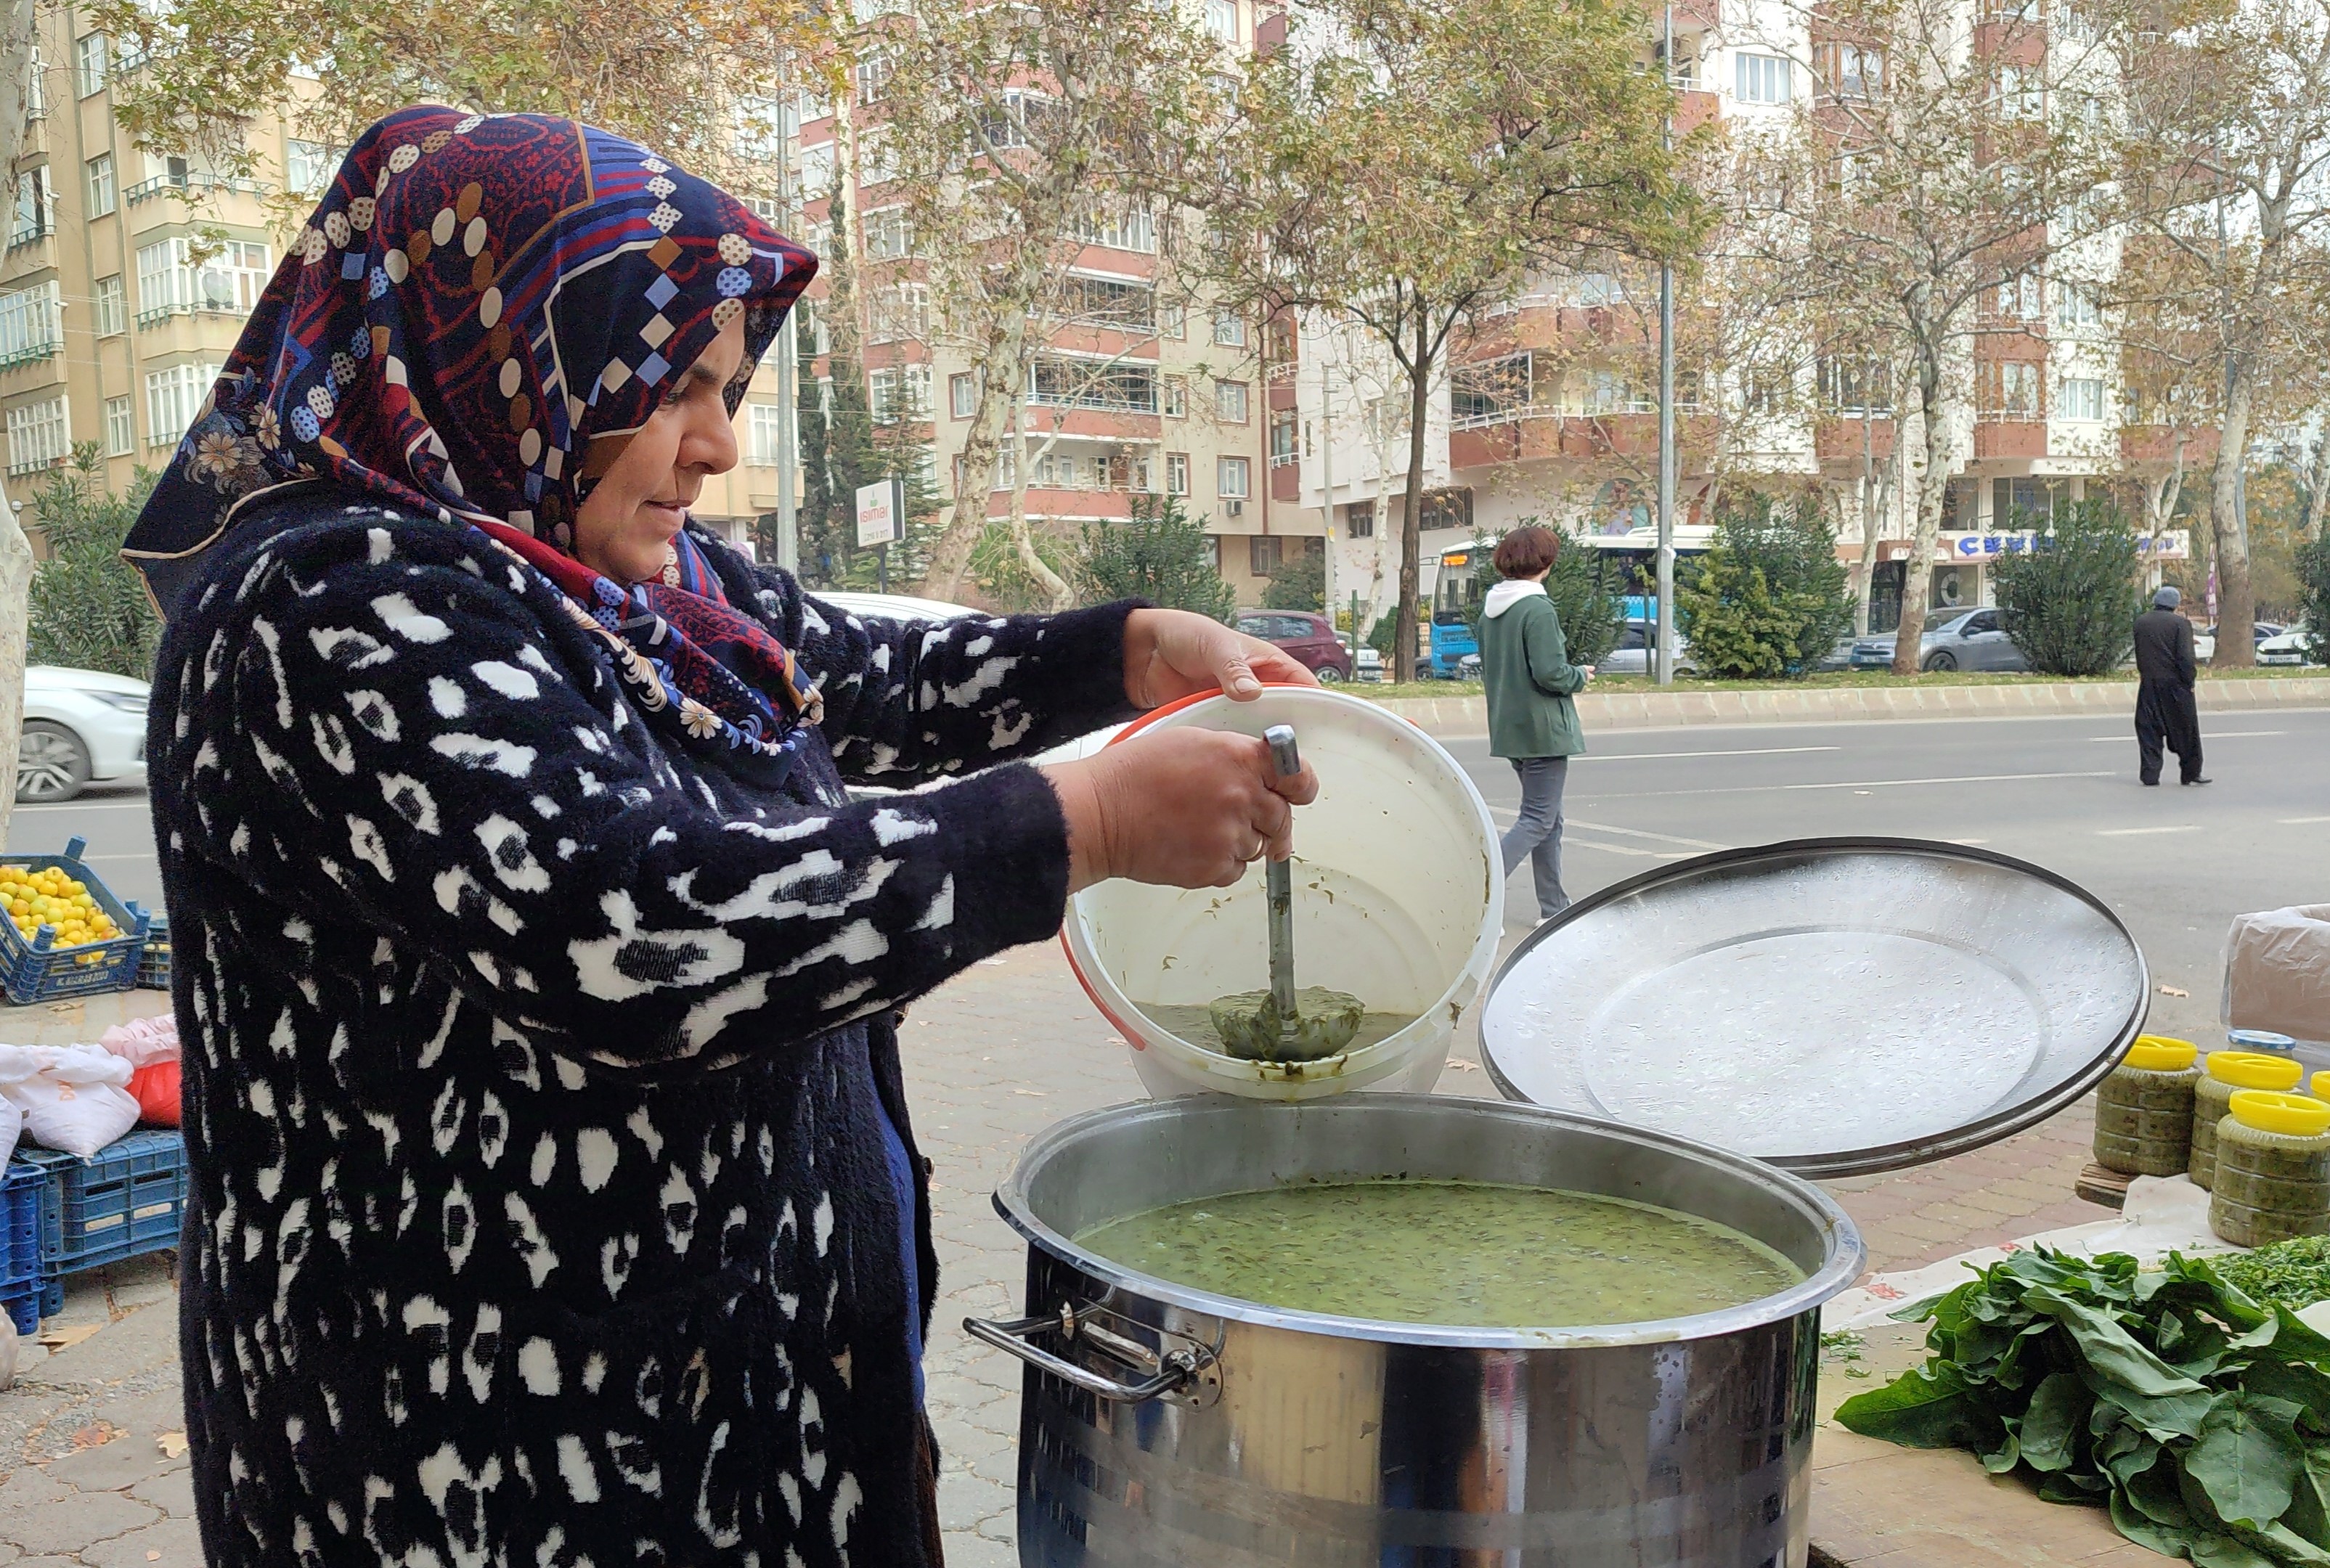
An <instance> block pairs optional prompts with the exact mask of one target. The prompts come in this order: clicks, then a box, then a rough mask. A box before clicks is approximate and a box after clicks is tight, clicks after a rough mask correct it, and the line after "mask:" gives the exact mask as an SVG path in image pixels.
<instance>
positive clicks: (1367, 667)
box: [1353, 647, 1384, 681]
mask: <svg viewBox="0 0 2330 1568" xmlns="http://www.w3.org/2000/svg"><path fill="white" fill-rule="evenodd" d="M1353 657H1354V658H1356V659H1357V660H1358V661H1359V662H1358V666H1357V668H1358V671H1359V674H1358V677H1357V678H1358V679H1359V680H1361V681H1381V680H1382V679H1383V678H1384V667H1383V655H1381V654H1379V653H1378V652H1377V651H1376V650H1375V649H1373V648H1371V647H1363V648H1361V649H1360V650H1359V652H1358V653H1357V654H1355V655H1353Z"/></svg>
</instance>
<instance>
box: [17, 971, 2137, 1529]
mask: <svg viewBox="0 0 2330 1568" xmlns="http://www.w3.org/2000/svg"><path fill="white" fill-rule="evenodd" d="M132 995H133V997H134V996H139V995H143V996H147V997H151V994H150V993H142V994H141V993H133V994H132ZM158 1003H159V998H158V997H153V998H152V1002H151V1003H150V1004H148V1005H143V1006H135V1007H134V1010H136V1011H148V1010H152V1009H153V1006H157V1005H158ZM94 1011H95V1009H92V1012H94ZM39 1013H40V1010H38V1009H28V1010H14V1009H0V1040H9V1041H21V1040H29V1039H32V1038H33V1037H34V1034H35V1031H38V1032H39V1033H40V1034H41V1036H42V1037H50V1038H92V1037H94V1036H93V1033H85V1032H79V1031H83V1030H87V1029H88V1028H89V1026H90V1022H92V1021H91V1020H84V1019H81V1018H79V1017H55V1016H50V1015H40V1016H38V1017H34V1016H31V1015H33V1014H39ZM104 1021H105V1022H109V1021H110V1019H106V1020H104ZM96 1026H98V1027H101V1026H102V1023H101V1022H99V1023H97V1025H96ZM1452 1055H1453V1058H1454V1060H1453V1063H1452V1065H1451V1067H1450V1069H1449V1071H1448V1072H1446V1073H1445V1074H1444V1076H1443V1078H1442V1080H1441V1082H1440V1086H1439V1087H1440V1092H1442V1093H1454V1094H1474V1095H1483V1096H1485V1095H1489V1094H1491V1093H1492V1092H1493V1091H1492V1089H1491V1087H1490V1085H1489V1083H1488V1081H1487V1075H1486V1074H1485V1073H1484V1072H1482V1071H1481V1070H1480V1068H1479V1066H1478V1064H1477V1063H1478V1058H1477V1053H1476V1048H1475V1044H1474V1042H1473V1038H1472V1035H1471V1033H1470V1025H1469V1020H1468V1023H1467V1025H1466V1027H1465V1030H1464V1032H1463V1034H1462V1036H1461V1037H1460V1039H1459V1041H1458V1043H1457V1044H1456V1046H1455V1048H1454V1052H1453V1053H1452ZM905 1068H906V1076H907V1082H908V1086H909V1091H910V1095H911V1098H912V1102H913V1106H914V1121H915V1130H916V1133H917V1136H918V1137H919V1138H920V1139H921V1142H922V1144H923V1148H924V1149H925V1151H926V1152H928V1154H929V1155H930V1157H931V1158H932V1159H933V1162H934V1163H935V1165H936V1167H937V1169H936V1176H935V1183H936V1185H935V1190H934V1195H935V1202H936V1209H937V1230H938V1250H939V1258H940V1264H941V1269H942V1276H941V1283H942V1286H943V1288H944V1295H943V1297H942V1299H941V1301H940V1304H939V1309H938V1318H937V1322H936V1324H935V1326H934V1327H933V1333H932V1340H931V1345H930V1349H929V1365H928V1374H929V1376H928V1388H929V1394H930V1401H931V1412H932V1419H933V1424H934V1426H935V1427H936V1429H937V1431H938V1435H939V1441H940V1443H941V1446H942V1450H944V1454H945V1473H944V1477H943V1478H942V1481H941V1483H940V1503H941V1507H942V1511H943V1516H944V1518H943V1522H944V1524H945V1526H946V1531H947V1550H948V1561H949V1563H950V1568H1008V1565H1009V1564H1011V1563H1016V1561H1017V1554H1016V1552H1015V1550H1014V1547H1013V1545H1012V1539H1013V1519H1012V1486H1013V1481H1014V1477H1015V1468H1016V1458H1015V1453H1014V1442H1015V1440H1016V1438H1017V1435H1018V1395H1019V1376H1018V1363H1016V1362H1014V1361H1012V1360H1010V1359H1009V1357H1007V1356H1005V1355H1002V1353H1000V1352H999V1351H993V1350H990V1349H988V1348H987V1347H985V1346H981V1345H980V1344H978V1343H977V1342H976V1341H974V1340H971V1338H969V1337H967V1336H965V1335H964V1334H963V1332H962V1330H961V1320H962V1318H964V1317H965V1316H966V1315H978V1316H985V1317H1010V1316H1016V1315H1017V1314H1018V1310H1019V1306H1020V1299H1019V1292H1020V1287H1021V1284H1022V1280H1023V1275H1024V1270H1025V1254H1024V1252H1023V1251H1022V1248H1021V1246H1020V1244H1019V1243H1018V1240H1017V1238H1016V1237H1015V1236H1014V1235H1013V1233H1011V1231H1010V1229H1009V1227H1008V1226H1006V1225H1005V1224H1004V1223H1003V1222H1002V1221H1001V1220H1000V1219H999V1218H998V1217H997V1216H996V1214H995V1211H994V1207H993V1205H992V1204H991V1202H990V1194H991V1193H992V1191H993V1190H994V1187H995V1185H996V1183H997V1182H998V1181H999V1179H1000V1178H1001V1177H1002V1176H1003V1175H1004V1173H1005V1172H1006V1171H1007V1170H1009V1167H1010V1166H1011V1164H1012V1162H1013V1161H1014V1160H1015V1159H1017V1158H1018V1154H1019V1151H1020V1149H1021V1148H1023V1147H1025V1145H1026V1143H1027V1141H1028V1138H1031V1137H1033V1136H1034V1135H1035V1134H1036V1133H1037V1132H1038V1131H1040V1130H1041V1129H1043V1128H1044V1127H1046V1126H1047V1125H1048V1124H1050V1123H1051V1122H1053V1121H1056V1120H1058V1119H1061V1118H1063V1117H1066V1116H1070V1115H1073V1114H1075V1113H1076V1112H1078V1111H1082V1110H1091V1109H1094V1108H1096V1107H1099V1106H1103V1105H1110V1104H1114V1103H1116V1102H1119V1101H1122V1100H1132V1099H1137V1098H1139V1097H1140V1095H1141V1086H1140V1083H1139V1082H1138V1080H1137V1079H1136V1078H1135V1077H1134V1075H1133V1072H1132V1066H1131V1065H1130V1063H1129V1062H1128V1061H1127V1057H1126V1052H1125V1050H1124V1048H1123V1047H1122V1044H1120V1043H1119V1042H1118V1040H1117V1037H1116V1035H1115V1034H1114V1033H1113V1030H1112V1029H1111V1028H1110V1027H1109V1025H1108V1024H1107V1023H1106V1022H1105V1021H1104V1020H1103V1018H1102V1017H1101V1016H1100V1015H1099V1014H1098V1013H1097V1012H1095V1011H1094V1009H1093V1007H1092V1006H1091V1004H1090V1003H1089V1001H1087V1000H1086V998H1085V997H1084V993H1083V992H1082V990H1081V989H1079V988H1078V987H1077V986H1076V984H1075V979H1074V978H1073V977H1072V976H1071V975H1070V974H1069V972H1068V969H1067V966H1066V963H1065V961H1064V960H1063V959H1062V958H1061V955H1060V951H1059V949H1058V948H1057V947H1056V945H1045V946H1038V947H1033V948H1027V949H1020V950H1018V951H1017V952H1014V953H1011V954H1009V955H1007V956H1005V957H1003V958H1000V959H990V960H988V961H986V962H985V963H983V964H980V965H979V966H977V967H975V968H972V969H971V971H970V972H969V973H968V974H966V975H963V976H961V977H960V978H958V979H957V980H956V981H954V982H953V983H952V985H950V986H948V987H946V988H945V989H944V990H943V991H942V992H940V993H939V994H938V995H936V996H934V997H931V998H930V999H928V1000H927V1001H925V1002H923V1004H921V1005H920V1006H916V1007H915V1008H914V1011H913V1013H912V1014H911V1015H910V1017H909V1020H908V1023H907V1025H906V1028H905ZM2088 1127H2089V1124H2088V1119H2087V1115H2086V1112H2085V1110H2083V1109H2082V1110H2076V1111H2072V1112H2067V1113H2066V1114H2064V1115H2063V1116H2060V1117H2059V1118H2057V1119H2055V1120H2053V1121H2052V1122H2050V1123H2048V1124H2047V1125H2045V1126H2043V1127H2041V1128H2038V1129H2033V1130H2032V1131H2031V1132H2028V1133H2025V1134H2023V1135H2022V1136H2021V1137H2019V1138H2013V1139H2010V1140H2008V1141H2007V1142H2005V1143H2003V1144H1999V1145H1995V1146H1994V1147H1993V1148H1988V1149H1985V1150H1983V1151H1980V1152H1979V1153H1976V1154H1974V1155H1969V1156H1965V1157H1961V1158H1959V1159H1956V1160H1951V1161H1948V1162H1946V1163H1944V1164H1942V1165H1938V1166H1933V1167H1926V1168H1924V1169H1921V1170H1917V1171H1910V1172H1905V1173H1901V1174H1899V1175H1896V1176H1884V1177H1873V1178H1866V1179H1862V1180H1860V1181H1855V1182H1848V1183H1839V1184H1837V1185H1836V1190H1837V1192H1838V1194H1839V1196H1840V1197H1841V1198H1842V1201H1843V1203H1844V1205H1845V1207H1846V1208H1847V1209H1848V1210H1849V1211H1850V1212H1852V1214H1853V1216H1854V1217H1855V1218H1856V1219H1857V1220H1858V1221H1860V1222H1861V1225H1862V1227H1863V1229H1864V1232H1865V1233H1866V1234H1867V1236H1868V1239H1869V1244H1870V1251H1871V1262H1872V1264H1873V1265H1874V1266H1875V1267H1877V1268H1880V1269H1894V1268H1902V1267H1907V1266H1910V1265H1914V1264H1918V1263H1921V1262H1928V1261H1934V1260H1937V1259H1939V1258H1943V1257H1947V1256H1948V1255H1950V1254H1951V1253H1953V1252H1959V1251H1963V1250H1965V1248H1968V1247H1973V1246H1979V1245H1983V1244H1985V1243H1989V1242H1997V1241H2002V1240H2005V1239H2007V1238H2009V1237H2013V1236H2017V1235H2028V1234H2030V1233H2032V1232H2035V1231H2041V1230H2046V1229H2050V1228H2052V1227H2054V1226H2057V1225H2062V1224H2071V1223H2079V1222H2081V1221H2085V1220H2093V1219H2098V1218H2101V1217H2103V1216H2104V1211H2102V1210H2100V1209H2098V1208H2096V1207H2094V1206H2092V1205H2090V1204H2083V1203H2079V1202H2078V1201H2077V1200H2075V1199H2074V1198H2073V1197H2072V1196H2071V1183H2072V1180H2073V1178H2074V1176H2076V1175H2077V1173H2078V1170H2079V1166H2080V1164H2081V1163H2083V1161H2084V1159H2085V1157H2086V1154H2085V1150H2086V1148H2087V1143H2088ZM174 1296H175V1292H174V1288H173V1286H172V1283H171V1280H170V1275H169V1270H168V1267H167V1261H166V1260H165V1259H159V1258H157V1259H147V1260H139V1261H135V1262H132V1263H128V1264H124V1265H120V1266H118V1267H117V1268H115V1269H112V1270H99V1271H97V1272H95V1273H92V1274H88V1275H81V1276H76V1277H75V1278H74V1279H73V1280H71V1282H70V1286H69V1289H68V1291H67V1295H66V1308H65V1313H64V1316H63V1318H62V1319H58V1320H54V1321H52V1323H51V1324H49V1325H47V1326H45V1327H47V1328H48V1329H49V1330H51V1331H52V1337H63V1338H67V1339H72V1340H74V1341H75V1342H74V1343H71V1345H70V1346H68V1347H66V1348H62V1349H59V1350H57V1351H55V1352H54V1353H52V1354H44V1353H43V1352H42V1351H41V1350H40V1348H39V1347H37V1346H33V1347H28V1349H29V1351H30V1355H29V1357H28V1358H29V1359H30V1361H31V1363H32V1364H31V1365H26V1366H25V1367H24V1368H23V1370H22V1371H21V1372H20V1374H19V1376H18V1379H17V1383H16V1385H15V1387H14V1388H13V1389H11V1390H8V1391H6V1392H5V1393H0V1568H67V1565H70V1564H82V1565H86V1568H116V1565H127V1568H139V1565H141V1564H146V1563H163V1564H175V1565H180V1568H193V1565H194V1564H195V1563H199V1561H200V1552H199V1548H198V1545H197V1543H196V1540H195V1535H194V1525H193V1521H192V1520H191V1518H190V1517H188V1513H189V1509H190V1506H191V1504H190V1497H189V1494H188V1491H187V1486H186V1475H185V1469H186V1462H185V1458H184V1455H183V1450H177V1451H173V1450H174V1449H175V1441H174V1440H175V1439H176V1438H177V1437H178V1436H179V1434H180V1433H181V1432H182V1431H183V1428H184V1424H185V1423H184V1421H183V1418H182V1415H181V1412H180V1409H179V1404H178V1397H177V1387H178V1366H177V1345H176V1338H175V1331H176V1314H175V1310H174ZM60 1329H62V1331H63V1333H62V1336H59V1335H56V1334H55V1332H54V1331H56V1330H60ZM88 1329H93V1330H94V1332H92V1333H88V1334H87V1335H86V1336H85V1337H83V1336H81V1332H80V1331H81V1330H88Z"/></svg>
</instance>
